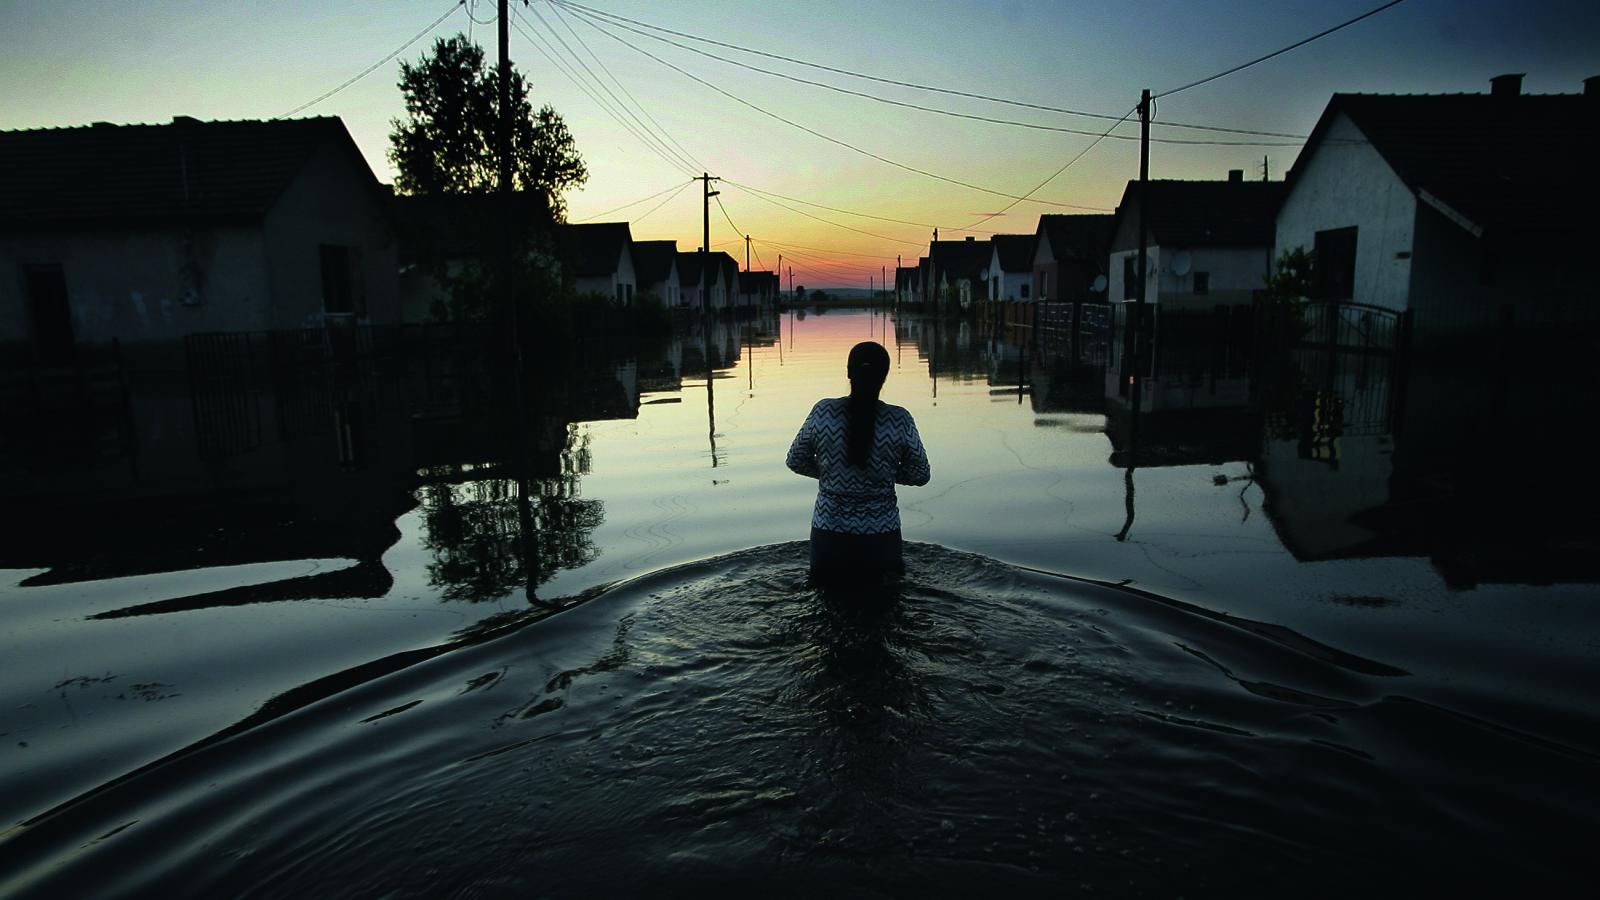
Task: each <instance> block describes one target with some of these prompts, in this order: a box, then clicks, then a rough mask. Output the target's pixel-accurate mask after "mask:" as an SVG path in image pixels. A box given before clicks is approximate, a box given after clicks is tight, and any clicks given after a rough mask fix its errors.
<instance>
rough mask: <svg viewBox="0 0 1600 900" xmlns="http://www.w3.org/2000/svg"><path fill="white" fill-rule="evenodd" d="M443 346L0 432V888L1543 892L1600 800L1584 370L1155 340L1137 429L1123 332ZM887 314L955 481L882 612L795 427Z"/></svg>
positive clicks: (800, 327) (137, 391)
mask: <svg viewBox="0 0 1600 900" xmlns="http://www.w3.org/2000/svg"><path fill="white" fill-rule="evenodd" d="M447 330H448V329H438V330H432V331H431V330H429V329H419V330H416V331H413V332H409V333H402V334H399V335H395V336H388V337H379V336H374V337H373V338H372V339H371V346H362V347H361V348H359V349H358V351H357V352H356V353H355V354H354V360H355V361H354V362H353V363H351V364H348V365H346V364H341V363H338V362H333V363H328V364H327V365H322V364H320V363H319V364H318V365H308V364H307V363H306V362H305V360H306V359H309V358H311V356H306V355H302V354H303V350H304V348H301V347H298V346H296V345H293V344H292V343H286V342H284V341H281V340H279V339H277V338H275V337H274V338H272V339H271V340H267V339H262V340H258V341H252V340H243V341H242V342H236V343H233V344H228V345H225V346H224V345H221V344H219V345H216V346H212V345H210V344H207V343H206V341H205V340H204V339H203V338H204V336H202V339H199V340H197V339H195V338H191V339H190V343H189V344H188V346H187V347H180V348H179V352H177V353H176V354H175V355H174V356H173V357H172V358H171V359H168V360H166V361H164V362H161V363H159V364H156V363H152V364H149V365H144V364H142V361H123V362H119V365H123V366H125V367H126V368H125V369H124V370H123V375H122V378H123V379H124V383H125V385H126V389H125V393H124V395H123V399H121V400H112V401H108V402H106V403H105V404H103V406H102V407H97V409H100V412H98V413H96V414H95V415H91V416H87V417H80V418H79V419H77V420H75V424H74V425H73V427H72V429H71V430H70V431H65V430H61V429H55V428H52V427H49V423H48V422H42V421H40V422H34V423H31V424H32V427H30V428H29V429H27V430H26V431H24V430H22V429H20V428H19V429H14V428H11V427H9V426H8V428H7V431H8V433H9V436H8V439H7V442H6V443H5V444H4V445H3V447H0V449H3V451H4V455H3V456H0V463H3V464H4V466H5V484H6V486H7V487H6V491H7V493H6V495H5V496H6V503H7V510H8V512H7V515H6V517H5V522H4V525H3V526H0V527H3V529H4V535H3V536H4V545H3V549H0V566H4V569H3V570H0V622H3V623H4V628H3V629H0V634H3V637H0V655H3V658H4V659H5V660H6V664H5V670H6V677H5V679H4V680H3V682H0V760H3V764H0V819H3V821H0V894H7V895H9V894H11V893H13V892H16V893H20V894H25V895H38V896H95V895H112V894H128V893H140V892H144V891H150V892H154V891H157V890H162V889H172V888H175V887H176V888H178V889H180V890H181V892H183V893H187V894H193V895H247V894H252V893H272V894H289V893H302V892H304V893H310V894H324V895H328V894H341V895H359V896H368V895H371V896H381V895H390V894H412V893H418V894H425V893H430V892H431V891H430V890H429V888H430V886H448V887H449V889H451V890H455V891H457V892H462V893H468V894H471V895H488V896H499V895H521V894H526V893H528V892H549V893H552V894H557V895H566V894H576V893H595V892H598V891H600V890H602V889H603V888H604V887H605V886H606V885H610V884H616V883H618V880H619V879H621V878H629V879H635V880H638V881H640V882H642V883H649V884H660V885H675V888H674V890H675V892H688V891H692V890H699V889H707V890H709V889H712V888H715V887H719V886H726V885H728V884H737V883H742V882H744V881H747V880H748V881H750V882H751V883H755V882H756V881H758V880H763V881H768V882H770V878H771V874H772V873H773V872H778V873H780V874H781V875H782V876H783V877H784V878H785V879H786V883H789V884H793V885H795V886H796V887H795V888H794V889H795V890H797V891H801V890H803V891H810V892H820V891H823V890H836V889H838V888H840V887H844V888H846V889H848V890H847V893H848V892H849V891H852V890H853V891H855V892H859V893H862V894H875V893H883V892H902V891H909V890H911V889H913V888H915V887H917V886H920V887H921V888H923V889H924V890H933V891H934V892H936V893H937V892H940V891H944V892H949V891H951V890H953V889H955V888H956V886H961V887H963V888H964V887H967V886H977V885H995V884H1005V885H1010V886H1013V887H1014V888H1017V889H1021V890H1024V891H1029V892H1042V891H1046V890H1049V889H1053V888H1055V887H1058V886H1059V885H1062V884H1077V885H1082V886H1085V887H1087V888H1090V889H1093V890H1094V891H1095V892H1096V893H1102V894H1109V895H1112V896H1122V895H1129V896H1133V895H1140V894H1157V895H1176V894H1180V893H1188V894H1190V895H1201V896H1205V895H1217V894H1223V893H1237V892H1241V891H1243V892H1260V891H1263V890H1273V891H1288V890H1297V891H1302V892H1304V891H1309V892H1310V893H1312V894H1318V893H1319V892H1330V893H1331V892H1334V891H1335V890H1337V889H1340V888H1344V887H1348V886H1355V885H1368V886H1371V885H1374V884H1375V883H1386V884H1388V885H1389V886H1390V887H1391V888H1393V889H1394V890H1395V891H1398V890H1401V889H1413V888H1418V887H1427V888H1436V887H1438V883H1437V882H1436V881H1430V882H1429V883H1427V884H1420V883H1413V882H1412V879H1413V878H1419V877H1420V876H1419V875H1418V874H1417V873H1420V872H1422V871H1426V870H1429V869H1430V868H1431V869H1433V870H1434V871H1437V870H1438V869H1439V868H1440V867H1443V866H1445V865H1446V862H1447V861H1448V863H1449V866H1450V867H1451V868H1450V870H1451V871H1454V872H1455V873H1456V874H1457V876H1458V877H1459V882H1460V883H1461V884H1468V883H1482V880H1483V879H1485V878H1489V879H1495V878H1515V879H1518V880H1519V881H1520V882H1521V883H1523V884H1524V885H1537V886H1541V887H1554V886H1559V885H1561V884H1562V883H1563V882H1564V881H1565V879H1566V878H1567V877H1568V876H1569V875H1570V874H1571V873H1573V872H1575V871H1576V866H1577V865H1578V863H1579V861H1580V859H1582V858H1583V856H1584V855H1585V854H1587V853H1588V852H1589V845H1590V844H1591V843H1592V836H1593V835H1594V834H1595V833H1597V828H1600V812H1597V811H1596V808H1595V807H1594V804H1593V803H1592V798H1593V797H1595V796H1597V795H1600V739H1597V737H1596V735H1597V734H1600V709H1597V707H1596V705H1595V702H1594V691H1593V685H1594V684H1596V683H1597V680H1600V662H1597V660H1600V652H1597V651H1600V627H1597V625H1596V618H1595V613H1594V607H1593V603H1594V599H1595V590H1594V584H1595V583H1596V582H1597V581H1600V569H1597V568H1596V566H1595V564H1594V563H1593V561H1592V560H1593V559H1594V554H1595V551H1596V550H1597V549H1600V539H1597V536H1600V529H1596V527H1595V526H1594V525H1593V523H1592V522H1590V521H1587V518H1586V517H1587V516H1588V514H1589V511H1590V509H1591V507H1592V502H1591V501H1592V500H1593V499H1594V497H1595V494H1596V492H1595V476H1594V475H1593V474H1591V470H1592V462H1591V461H1588V460H1586V459H1585V458H1584V457H1583V453H1582V448H1583V443H1582V442H1581V441H1580V440H1579V439H1578V436H1577V433H1576V432H1577V431H1578V430H1579V429H1580V428H1581V426H1578V425H1567V424H1563V423H1566V422H1567V421H1568V420H1569V419H1571V418H1572V417H1573V412H1572V411H1571V410H1570V409H1567V407H1568V406H1570V400H1565V401H1564V400H1562V399H1561V395H1559V394H1557V393H1556V392H1552V391H1550V390H1547V389H1545V387H1544V385H1546V384H1547V383H1548V382H1550V381H1551V380H1553V379H1556V378H1558V379H1559V382H1560V383H1562V384H1564V385H1565V388H1564V390H1565V391H1566V392H1567V393H1566V396H1568V397H1570V396H1590V395H1591V392H1592V390H1593V389H1594V388H1595V387H1596V385H1595V383H1594V382H1595V377H1594V374H1593V372H1592V371H1591V369H1592V367H1589V368H1582V369H1579V370H1577V371H1571V370H1561V371H1560V372H1557V373H1554V374H1552V372H1551V371H1549V370H1544V369H1540V368H1539V367H1538V366H1534V365H1524V364H1522V362H1520V361H1519V362H1516V363H1515V364H1512V363H1506V364H1505V365H1503V366H1501V367H1498V368H1496V367H1489V366H1481V365H1473V366H1469V365H1463V364H1459V363H1447V362H1445V361H1441V360H1418V361H1406V365H1405V366H1403V367H1402V366H1401V365H1400V362H1399V361H1398V360H1385V359H1382V358H1379V359H1378V360H1377V362H1374V361H1373V358H1372V357H1371V355H1369V357H1363V358H1362V359H1360V360H1339V361H1337V362H1328V361H1327V360H1320V361H1319V360H1318V359H1313V358H1311V357H1309V356H1306V355H1304V354H1302V355H1301V357H1298V358H1296V359H1295V361H1294V365H1295V366H1297V367H1298V371H1299V372H1300V375H1301V378H1302V380H1301V381H1300V382H1297V383H1296V384H1297V388H1296V389H1295V390H1289V391H1274V389H1273V388H1272V385H1273V384H1274V383H1275V382H1274V377H1275V376H1273V375H1271V374H1264V373H1263V369H1262V366H1260V365H1259V364H1258V363H1257V362H1256V361H1254V360H1252V359H1245V360H1244V361H1243V362H1240V361H1239V360H1237V359H1233V358H1231V357H1227V355H1226V354H1223V353H1221V352H1212V351H1207V352H1205V353H1200V352H1198V351H1197V352H1194V353H1187V351H1185V353H1182V354H1180V353H1179V349H1171V350H1169V351H1168V354H1169V355H1168V356H1167V357H1166V360H1167V364H1168V367H1167V368H1165V369H1163V368H1161V366H1160V365H1158V366H1157V367H1156V369H1155V371H1154V372H1153V374H1152V377H1151V378H1150V379H1148V381H1146V382H1145V383H1144V384H1143V385H1141V387H1142V389H1143V390H1144V391H1145V392H1146V393H1145V394H1144V396H1145V397H1146V401H1145V403H1146V405H1144V406H1142V407H1140V408H1139V410H1138V413H1137V415H1134V414H1132V413H1131V412H1130V401H1129V399H1128V392H1127V391H1126V390H1125V383H1124V380H1123V378H1122V375H1121V370H1119V360H1118V358H1117V352H1116V348H1115V347H1113V346H1110V343H1109V342H1107V341H1104V340H1086V341H1085V342H1083V343H1081V344H1079V345H1074V344H1071V343H1069V342H1068V341H1066V340H1065V339H1064V338H1063V337H1062V336H1061V335H1060V334H1059V333H1054V332H1045V333H1044V334H1042V335H1040V334H1034V333H1033V332H1032V331H1031V330H1028V329H1013V328H1005V327H1000V326H997V325H991V324H988V323H986V322H984V320H983V319H982V317H981V316H980V317H979V318H978V319H977V321H956V320H941V319H935V318H931V317H926V318H925V317H918V316H912V315H889V314H884V313H881V312H876V311H868V310H830V311H826V312H819V311H816V310H812V311H809V312H803V311H794V312H784V313H776V314H772V313H769V314H766V315H763V316H759V317H757V318H756V319H755V320H754V321H751V322H737V321H736V322H726V323H712V324H705V325H700V324H694V325H693V326H691V327H685V328H682V329H680V330H679V332H678V333H676V334H675V335H674V336H673V337H671V338H670V339H668V338H659V339H650V338H643V337H641V338H640V339H639V340H638V341H637V342H636V343H632V344H615V345H610V346H605V345H600V344H597V343H588V342H582V341H579V342H568V343H563V344H559V345H555V344H553V345H552V346H549V347H541V348H538V349H537V350H536V351H531V352H532V354H533V356H534V357H535V361H534V362H533V363H532V367H533V369H534V375H533V377H532V378H531V379H530V380H529V382H528V384H527V385H526V386H525V388H526V390H524V391H520V392H519V391H518V390H515V389H514V388H516V387H517V386H516V385H514V384H508V383H507V382H506V381H504V380H501V379H497V378H496V377H495V375H494V374H493V373H492V372H491V371H489V370H488V369H487V368H485V367H484V366H483V365H482V364H481V360H475V359H474V356H473V354H472V353H471V352H470V349H468V348H470V346H471V345H470V341H468V340H465V339H463V338H462V336H461V335H460V334H459V333H457V334H454V335H452V334H447V333H444V332H445V331H447ZM1174 333H1176V332H1174ZM274 334H276V333H274ZM862 340H878V341H880V342H882V343H883V344H884V345H885V347H887V348H888V350H889V354H890V358H891V364H892V365H891V369H890V373H889V377H888V379H887V381H886V382H885V385H884V388H883V395H882V396H883V399H884V400H885V401H886V402H889V403H893V404H897V405H900V406H903V407H905V408H906V409H907V410H909V411H910V412H911V414H912V415H913V416H914V417H915V419H916V422H917V425H918V428H919V430H920V432H921V435H922V440H923V443H924V445H925V447H926V449H927V453H928V457H929V460H930V463H931V467H932V473H933V474H932V480H931V482H930V483H929V484H928V485H927V486H926V487H921V488H905V487H902V488H900V489H899V499H900V509H901V515H902V521H903V527H904V534H905V538H906V540H907V542H908V543H907V549H906V558H907V563H908V567H909V572H908V576H907V579H906V581H905V583H904V584H903V585H902V586H901V587H900V588H898V589H897V590H896V591H895V592H894V596H892V597H888V598H871V599H863V598H854V601H852V600H850V599H846V598H838V597H831V596H823V595H819V594H818V593H817V592H816V591H814V590H812V589H810V588H808V587H806V585H805V544H804V540H805V538H806V536H807V533H808V528H809V524H810V513H811V505H812V502H813V500H814V498H815V492H816V482H815V481H812V480H809V479H805V478H801V477H798V476H796V475H794V474H793V473H791V472H789V471H788V470H787V469H786V468H785V466H784V453H785V450H786V449H787V448H788V446H789V442H790V441H791V439H792V438H793V437H794V434H795V431H796V430H797V429H798V427H799V425H800V423H801V421H802V420H803V419H804V417H805V415H806V412H807V411H808V410H809V409H810V407H811V405H812V404H813V403H814V402H815V401H816V400H817V399H819V398H822V397H827V396H839V395H842V394H843V393H845V391H846V390H847V384H846V380H845V375H844V359H845V355H846V353H847V352H848V350H849V348H850V346H851V345H853V344H854V343H856V342H858V341H862ZM1230 352H1231V351H1230ZM313 355H314V354H313ZM334 356H335V357H337V354H335V355H334ZM316 358H317V359H321V357H316ZM1319 366H1320V367H1321V368H1319ZM1307 384H1311V385H1313V386H1314V388H1315V389H1309V388H1306V385H1307ZM16 435H25V436H23V437H16ZM855 601H859V602H855ZM758 875H759V876H760V878H759V879H758V878H757V876H758ZM268 886H270V887H268Z"/></svg>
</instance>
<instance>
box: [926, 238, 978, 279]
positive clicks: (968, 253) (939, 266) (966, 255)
mask: <svg viewBox="0 0 1600 900" xmlns="http://www.w3.org/2000/svg"><path fill="white" fill-rule="evenodd" d="M993 253H994V248H993V247H990V246H989V242H988V241H983V242H979V241H933V242H932V243H930V244H929V245H928V258H929V259H930V260H932V262H933V266H934V269H935V271H936V272H938V274H939V276H940V277H942V278H945V279H946V280H949V281H954V280H956V279H958V278H981V277H982V275H983V270H984V269H985V268H987V267H988V265H989V257H990V256H991V255H992V254H993Z"/></svg>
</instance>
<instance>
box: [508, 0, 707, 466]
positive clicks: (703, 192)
mask: <svg viewBox="0 0 1600 900" xmlns="http://www.w3.org/2000/svg"><path fill="white" fill-rule="evenodd" d="M502 2H503V0H502ZM694 180H695V181H698V182H701V186H700V213H701V216H700V221H701V225H702V229H703V230H702V232H701V234H702V237H701V239H700V312H701V313H702V314H709V313H710V312H711V198H712V197H715V196H717V194H718V193H719V192H718V191H713V190H712V189H711V182H713V181H720V180H721V179H719V178H713V177H712V176H711V175H710V174H708V173H706V172H701V173H700V177H699V178H696V179H694ZM712 452H713V454H714V453H715V451H712Z"/></svg>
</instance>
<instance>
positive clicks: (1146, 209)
mask: <svg viewBox="0 0 1600 900" xmlns="http://www.w3.org/2000/svg"><path fill="white" fill-rule="evenodd" d="M1149 234H1150V89H1149V88H1145V89H1144V91H1143V92H1142V93H1140V95H1139V265H1138V268H1137V269H1136V273H1137V276H1138V279H1139V285H1138V291H1137V293H1136V294H1135V295H1134V297H1135V299H1134V303H1133V327H1132V329H1131V332H1130V334H1129V340H1128V344H1127V346H1128V348H1130V349H1131V350H1132V366H1131V367H1130V369H1129V371H1130V372H1131V373H1132V374H1131V376H1130V377H1131V378H1132V381H1133V384H1132V390H1130V391H1129V392H1128V395H1129V398H1130V401H1131V404H1132V406H1131V409H1130V413H1129V415H1128V454H1129V455H1128V467H1129V469H1130V470H1131V469H1132V468H1133V463H1134V461H1135V459H1136V458H1137V456H1138V452H1139V451H1138V441H1139V406H1140V404H1141V402H1142V399H1143V398H1142V397H1141V396H1140V394H1141V392H1142V388H1143V381H1144V371H1143V368H1144V367H1143V357H1144V355H1145V354H1146V352H1148V351H1147V348H1145V346H1144V344H1145V341H1144V340H1143V338H1144V312H1145V309H1144V307H1145V293H1146V289H1147V288H1148V286H1149V283H1150V278H1149V276H1148V275H1147V274H1146V273H1145V266H1146V264H1147V259H1146V258H1147V256H1148V255H1149V247H1148V244H1149ZM1124 352H1126V351H1124Z"/></svg>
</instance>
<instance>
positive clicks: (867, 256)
mask: <svg viewBox="0 0 1600 900" xmlns="http://www.w3.org/2000/svg"><path fill="white" fill-rule="evenodd" d="M765 243H766V244H768V245H769V246H773V247H777V248H779V249H782V250H788V249H791V248H793V249H796V250H815V251H816V252H818V253H838V254H841V255H844V256H859V257H862V258H863V259H889V258H890V257H888V256H884V255H883V254H881V253H856V252H853V251H850V250H834V249H833V248H831V247H807V246H806V245H805V244H784V243H779V242H778V241H774V240H772V239H771V238H768V239H767V240H766V241H765Z"/></svg>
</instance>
